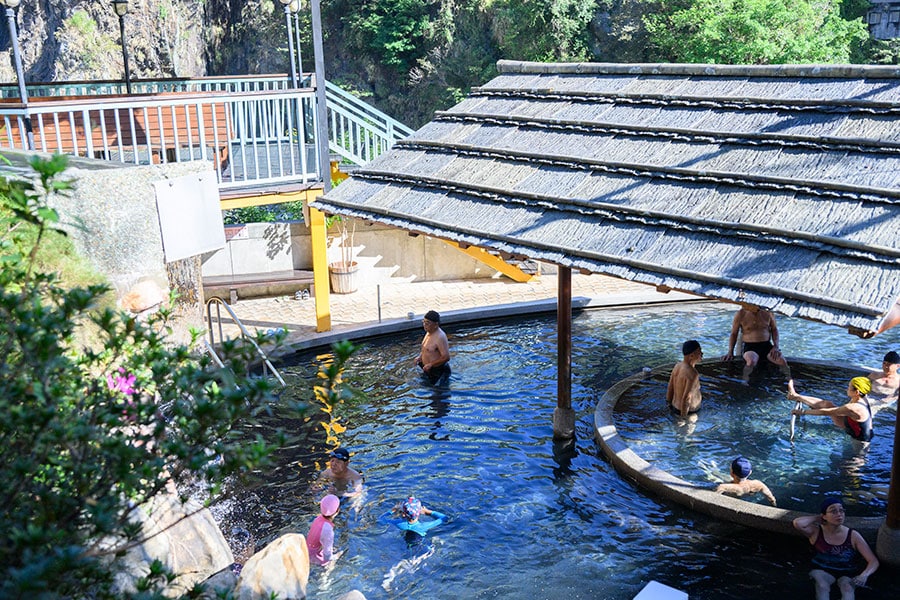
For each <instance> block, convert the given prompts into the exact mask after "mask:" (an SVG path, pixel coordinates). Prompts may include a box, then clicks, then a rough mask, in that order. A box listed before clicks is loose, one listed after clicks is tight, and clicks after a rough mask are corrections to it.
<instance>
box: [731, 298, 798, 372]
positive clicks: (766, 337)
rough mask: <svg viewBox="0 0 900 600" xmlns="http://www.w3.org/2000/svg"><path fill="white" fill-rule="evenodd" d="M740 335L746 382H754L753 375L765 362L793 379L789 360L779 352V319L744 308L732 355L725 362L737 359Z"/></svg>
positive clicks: (735, 326)
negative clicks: (761, 363) (762, 360)
mask: <svg viewBox="0 0 900 600" xmlns="http://www.w3.org/2000/svg"><path fill="white" fill-rule="evenodd" d="M738 335H740V336H741V339H742V340H743V346H742V348H741V355H742V357H743V359H744V372H743V377H744V381H747V380H748V379H749V378H750V373H751V372H752V371H753V369H754V368H756V366H757V365H758V364H759V361H760V360H761V359H763V358H765V359H766V361H767V362H768V363H771V364H773V365H777V366H778V368H779V369H780V370H781V372H782V373H783V374H784V375H785V377H787V378H788V379H790V378H791V370H790V367H788V364H787V360H785V358H784V356H783V355H782V354H781V350H779V348H778V325H776V323H775V315H773V314H772V313H771V312H769V311H767V310H764V309H762V308H759V307H758V306H749V305H742V306H741V309H740V310H739V311H737V314H735V315H734V320H733V321H732V323H731V336H730V337H729V338H728V352H727V353H726V354H725V356H723V357H722V360H724V361H729V360H733V359H734V349H735V346H736V345H737V340H738Z"/></svg>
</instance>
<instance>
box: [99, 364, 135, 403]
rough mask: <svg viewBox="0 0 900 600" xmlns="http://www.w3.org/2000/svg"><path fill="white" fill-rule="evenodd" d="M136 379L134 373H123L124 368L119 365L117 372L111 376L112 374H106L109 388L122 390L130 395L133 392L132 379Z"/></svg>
mask: <svg viewBox="0 0 900 600" xmlns="http://www.w3.org/2000/svg"><path fill="white" fill-rule="evenodd" d="M135 379H137V378H136V377H135V376H134V375H128V376H126V375H125V369H124V368H122V367H119V374H118V375H115V376H113V375H112V374H110V375H107V376H106V384H107V385H108V386H109V389H110V390H112V391H114V392H122V393H123V394H124V395H126V396H129V397H130V396H132V395H133V394H134V381H135Z"/></svg>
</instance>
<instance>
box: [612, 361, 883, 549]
mask: <svg viewBox="0 0 900 600" xmlns="http://www.w3.org/2000/svg"><path fill="white" fill-rule="evenodd" d="M706 362H709V361H706ZM788 362H789V363H790V364H792V365H799V364H817V365H825V366H834V367H838V368H847V365H837V364H835V363H830V362H826V361H809V360H802V359H798V358H793V357H788ZM856 370H857V371H859V372H863V371H866V370H867V369H865V368H863V367H859V368H858V369H856ZM670 372H671V367H655V368H653V369H651V370H650V371H649V372H643V373H638V374H635V375H632V376H630V377H627V378H625V379H623V380H622V381H620V382H618V383H617V384H615V385H614V386H612V387H611V388H609V390H607V392H606V393H605V394H604V395H603V396H602V397H601V398H600V401H599V402H598V403H597V408H596V409H595V411H594V429H595V434H596V439H597V442H598V444H599V445H600V448H601V450H602V452H603V455H604V456H605V457H606V458H607V459H608V460H609V461H610V463H612V465H613V467H614V468H615V469H616V471H617V472H618V473H619V474H620V475H622V476H623V477H625V478H627V479H629V480H631V481H633V482H634V483H635V484H636V485H638V486H639V487H641V488H642V489H645V490H647V491H649V492H652V493H654V494H656V495H658V496H660V497H661V498H665V499H667V500H670V501H672V502H675V503H677V504H680V505H682V506H684V507H686V508H689V509H691V510H695V511H697V512H700V513H703V514H705V515H708V516H710V517H713V518H716V519H720V520H723V521H728V522H731V523H737V524H739V525H744V526H746V527H752V528H754V529H760V530H763V531H771V532H775V533H781V534H787V535H801V534H800V533H799V532H797V530H796V529H794V526H793V520H794V519H795V518H797V517H801V516H805V515H808V514H809V513H806V512H801V511H796V510H786V509H783V508H777V507H774V506H766V505H763V504H756V503H754V502H747V501H745V500H742V499H740V498H734V497H731V496H725V495H723V494H717V493H716V492H714V491H712V490H711V489H709V488H708V487H707V488H703V487H700V486H698V485H696V484H694V483H691V482H689V481H685V480H683V479H681V478H679V477H676V476H674V475H672V474H671V473H669V472H668V471H664V470H662V469H660V468H658V467H655V466H653V465H652V464H650V463H648V462H647V461H646V460H644V459H643V458H641V457H640V456H639V455H638V454H637V453H636V452H634V451H633V450H632V449H631V448H630V447H629V445H628V444H627V442H626V441H625V440H624V439H623V438H622V436H620V435H619V432H618V431H617V429H616V425H615V408H616V405H617V404H618V402H619V400H620V399H621V398H622V397H623V396H624V395H625V394H626V393H627V392H628V390H629V389H631V388H632V387H634V386H635V385H636V384H637V383H639V382H641V381H643V380H644V379H646V378H648V377H650V376H651V375H654V374H665V375H666V376H668V374H669V373H670ZM701 418H702V417H701ZM845 522H846V524H847V526H848V527H852V528H853V529H856V530H858V531H859V532H860V533H862V534H863V536H864V537H865V538H866V539H867V540H868V541H869V542H871V543H872V544H873V547H874V542H875V539H876V537H877V533H878V530H879V527H880V526H881V525H882V523H884V517H851V516H848V517H847V518H846V521H845Z"/></svg>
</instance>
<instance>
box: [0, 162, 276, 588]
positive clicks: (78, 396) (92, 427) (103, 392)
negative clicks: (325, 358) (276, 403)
mask: <svg viewBox="0 0 900 600" xmlns="http://www.w3.org/2000/svg"><path fill="white" fill-rule="evenodd" d="M31 164H32V167H33V168H34V169H35V171H36V173H37V177H36V178H35V179H34V181H26V180H22V179H8V180H7V179H0V204H2V205H3V207H4V208H5V209H6V211H5V213H0V214H6V215H9V214H12V217H7V218H4V219H3V221H2V223H0V264H2V270H0V354H2V356H3V360H2V361H0V522H2V524H3V526H2V527H0V565H2V567H0V597H3V598H38V597H61V598H82V597H90V598H112V597H114V592H113V589H112V587H111V581H112V577H113V575H114V573H116V572H117V570H118V569H117V565H116V561H117V560H118V557H119V555H120V552H121V551H122V550H123V549H124V548H125V547H126V546H127V545H129V544H131V543H134V542H139V541H141V540H140V531H139V528H137V527H136V526H134V525H133V524H131V522H130V521H129V515H130V514H131V513H132V511H133V509H134V507H135V506H139V505H141V504H143V503H144V502H146V501H148V500H149V499H151V498H152V497H154V496H155V495H157V494H159V493H161V492H162V491H163V490H164V489H166V488H167V487H169V486H171V484H172V483H173V482H174V481H176V480H178V479H179V478H182V477H184V476H186V475H188V474H190V475H191V477H192V478H193V479H194V480H195V481H204V482H206V485H207V488H208V491H209V494H210V498H211V499H215V498H216V497H218V494H219V493H220V488H219V483H220V482H222V481H223V480H224V479H225V478H226V477H233V478H238V479H240V478H242V477H243V476H244V475H246V474H248V473H250V472H251V471H253V470H256V469H259V468H260V467H261V466H263V465H265V464H266V462H267V459H268V456H269V454H270V452H271V447H270V446H269V445H268V444H267V443H266V442H265V441H263V440H262V439H261V438H259V437H257V436H251V435H249V434H247V433H243V431H246V429H242V427H243V426H244V425H246V424H248V423H250V422H252V420H253V419H254V417H256V416H258V415H260V414H262V413H263V412H264V411H268V407H269V405H270V401H271V400H272V395H271V389H270V384H269V383H268V382H267V381H266V380H265V379H262V378H253V377H249V376H247V375H246V373H248V371H249V367H250V363H251V361H253V360H254V358H255V355H254V354H253V350H252V348H251V347H250V345H247V344H239V343H236V342H235V343H226V344H224V347H223V348H222V353H223V354H224V356H225V360H226V364H227V365H229V368H224V369H222V368H216V367H215V366H214V365H212V364H210V361H209V360H208V359H207V358H206V357H199V356H197V355H195V354H194V353H192V352H191V351H190V350H189V348H188V347H186V346H182V345H177V344H173V343H171V341H170V339H169V337H168V333H169V330H168V328H167V323H168V317H169V315H168V314H167V313H166V312H165V311H161V312H160V313H158V314H157V315H155V316H153V317H151V318H150V319H149V320H148V321H146V322H139V321H137V320H136V319H135V318H134V317H132V316H130V315H127V314H124V313H121V312H116V311H113V310H110V309H105V310H98V309H96V307H95V302H96V300H97V299H98V297H99V296H100V295H102V294H103V293H104V292H105V291H106V288H105V286H102V285H91V286H88V287H75V288H71V289H64V288H62V287H61V286H60V285H59V284H58V281H57V279H56V277H55V275H53V274H49V273H44V272H41V271H40V270H38V269H37V268H35V266H34V265H35V257H36V256H37V254H38V247H39V246H40V245H41V243H42V240H43V239H44V238H45V235H46V232H47V231H48V229H49V228H51V227H52V226H53V224H54V223H55V222H56V221H57V219H58V217H57V214H56V213H55V211H53V210H52V209H50V208H48V206H47V203H46V200H47V198H48V197H49V196H51V195H53V194H65V193H66V192H67V191H68V190H69V189H70V188H71V186H72V183H71V182H69V181H67V180H66V179H65V178H64V177H63V172H64V169H65V167H66V160H65V157H62V156H56V157H54V158H52V159H49V160H42V159H40V158H35V159H33V160H32V161H31ZM27 228H32V229H33V231H32V232H30V233H29V234H28V235H23V232H24V230H25V229H27ZM79 329H81V330H83V329H88V330H89V331H90V332H91V333H92V334H93V336H91V337H92V339H91V337H87V336H81V335H76V331H77V330H79ZM86 337H87V339H88V341H86V342H82V341H81V340H82V339H85V338H86ZM276 437H277V436H276ZM276 442H277V440H276ZM165 581H166V576H165V573H164V572H163V571H161V570H160V567H159V565H156V566H155V567H154V571H153V572H152V573H151V576H150V577H148V578H147V579H146V580H145V581H144V582H142V583H141V584H140V587H142V588H143V589H144V590H145V591H144V592H142V595H141V596H140V597H155V596H156V595H158V592H159V587H160V586H161V585H163V584H164V583H165ZM115 597H122V596H121V595H116V596H115Z"/></svg>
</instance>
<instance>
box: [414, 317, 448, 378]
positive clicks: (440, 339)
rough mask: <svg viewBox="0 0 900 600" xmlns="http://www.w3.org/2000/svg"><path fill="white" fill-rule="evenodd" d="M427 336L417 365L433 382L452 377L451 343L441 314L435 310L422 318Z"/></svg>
mask: <svg viewBox="0 0 900 600" xmlns="http://www.w3.org/2000/svg"><path fill="white" fill-rule="evenodd" d="M422 328H423V329H424V330H425V337H424V338H423V339H422V349H421V351H420V352H419V355H418V356H417V357H416V366H418V367H419V368H421V369H422V372H423V373H424V374H425V376H426V377H428V381H430V382H431V383H432V384H435V383H438V382H439V381H442V380H444V381H446V379H447V378H449V377H450V364H449V363H450V343H449V342H448V341H447V334H445V333H444V330H443V329H441V316H440V315H439V314H438V313H437V312H436V311H433V310H429V311H428V312H427V313H425V318H424V319H422Z"/></svg>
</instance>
